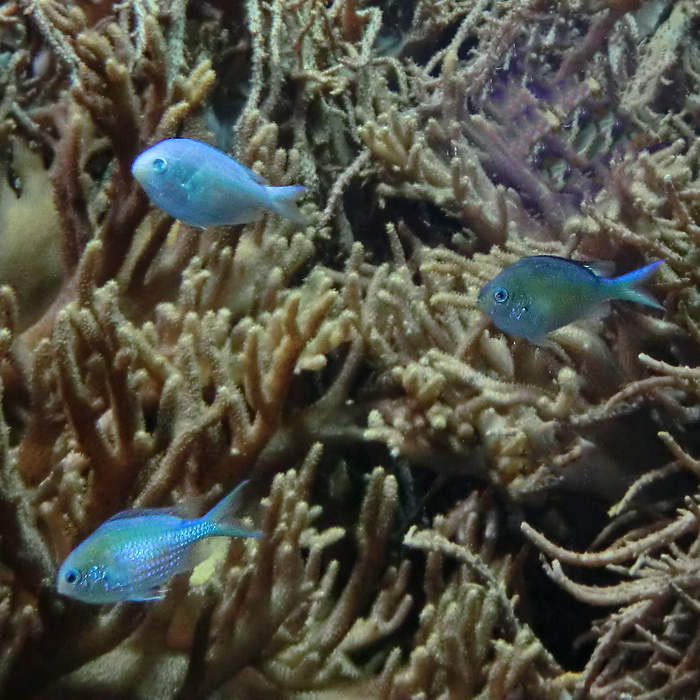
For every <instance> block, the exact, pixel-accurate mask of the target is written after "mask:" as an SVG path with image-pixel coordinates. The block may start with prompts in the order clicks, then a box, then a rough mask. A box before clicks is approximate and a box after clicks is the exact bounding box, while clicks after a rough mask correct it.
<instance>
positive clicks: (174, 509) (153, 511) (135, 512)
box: [106, 498, 202, 523]
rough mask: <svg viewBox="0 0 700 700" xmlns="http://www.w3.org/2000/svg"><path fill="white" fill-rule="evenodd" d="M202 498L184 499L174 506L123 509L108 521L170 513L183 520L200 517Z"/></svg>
mask: <svg viewBox="0 0 700 700" xmlns="http://www.w3.org/2000/svg"><path fill="white" fill-rule="evenodd" d="M201 504H202V499H201V498H194V499H191V500H188V501H183V502H182V503H176V504H174V505H172V506H166V507H165V508H129V509H128V510H122V511H120V512H119V513H115V514H114V515H113V516H112V517H111V518H109V520H107V521H106V522H108V523H110V522H112V521H114V520H126V519H128V518H143V517H146V516H151V517H152V516H154V515H156V516H157V515H169V516H171V517H174V518H180V519H181V520H192V519H194V518H196V517H198V515H199V513H200V512H201Z"/></svg>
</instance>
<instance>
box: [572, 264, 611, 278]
mask: <svg viewBox="0 0 700 700" xmlns="http://www.w3.org/2000/svg"><path fill="white" fill-rule="evenodd" d="M574 262H577V263H578V264H579V265H581V267H585V268H587V269H589V270H590V271H591V272H592V273H593V274H594V275H595V276H596V277H612V276H613V274H614V273H615V263H614V262H612V261H611V260H574Z"/></svg>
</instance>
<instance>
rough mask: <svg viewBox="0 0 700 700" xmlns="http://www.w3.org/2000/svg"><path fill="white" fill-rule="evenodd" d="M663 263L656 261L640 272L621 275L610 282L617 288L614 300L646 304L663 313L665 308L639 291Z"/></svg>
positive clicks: (634, 271) (633, 271)
mask: <svg viewBox="0 0 700 700" xmlns="http://www.w3.org/2000/svg"><path fill="white" fill-rule="evenodd" d="M663 262H664V261H663V260H656V261H655V262H653V263H649V265H645V266H644V267H640V268H639V269H638V270H632V272H628V273H627V274H626V275H620V276H619V277H614V278H613V279H611V280H609V282H610V284H612V285H613V286H614V288H615V294H614V298H615V299H621V300H622V301H636V302H637V303H638V304H644V305H645V306H651V307H652V308H653V309H660V310H661V311H663V310H664V307H663V306H662V305H661V304H659V302H658V301H656V299H654V297H652V296H651V295H650V294H647V292H643V291H642V290H641V289H638V287H639V286H640V285H641V284H643V283H644V282H646V281H647V280H648V279H649V278H650V277H651V276H652V275H653V274H654V273H655V272H656V269H657V268H658V267H659V265H663Z"/></svg>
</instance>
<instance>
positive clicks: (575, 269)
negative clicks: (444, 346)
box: [477, 255, 663, 345]
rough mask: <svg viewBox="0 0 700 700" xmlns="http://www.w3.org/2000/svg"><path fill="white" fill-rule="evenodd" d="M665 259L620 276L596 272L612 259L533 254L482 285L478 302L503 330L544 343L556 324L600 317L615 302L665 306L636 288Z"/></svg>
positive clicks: (654, 306)
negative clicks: (588, 260)
mask: <svg viewBox="0 0 700 700" xmlns="http://www.w3.org/2000/svg"><path fill="white" fill-rule="evenodd" d="M662 263H663V260H657V261H656V262H653V263H651V264H649V265H646V266H645V267H642V268H639V269H638V270H633V271H632V272H629V273H627V274H626V275H621V276H620V277H605V276H604V275H602V274H599V272H597V271H596V270H599V269H602V268H604V267H607V266H609V265H610V264H609V263H581V262H576V261H574V260H567V259H566V258H558V257H555V256H553V255H534V256H532V257H529V258H523V259H522V260H518V262H516V263H513V264H512V265H509V266H508V267H506V268H505V269H504V270H503V271H502V272H501V273H499V274H498V275H497V276H496V277H495V278H494V279H492V280H491V281H490V282H489V283H488V284H486V285H484V287H482V289H481V291H480V292H479V299H478V302H477V303H478V305H479V308H481V309H482V311H484V312H485V313H487V314H488V315H489V316H490V317H491V320H492V321H493V322H494V324H495V325H496V326H497V327H498V328H500V329H501V330H502V331H505V332H506V333H509V334H510V335H516V336H520V337H521V338H527V339H528V340H529V341H531V342H533V343H536V344H538V345H542V344H545V343H546V336H547V334H548V333H551V332H552V331H554V330H556V329H557V328H561V327H562V326H565V325H567V324H568V323H572V322H573V321H578V320H580V319H582V318H587V317H591V316H599V315H601V313H604V312H605V303H606V302H608V301H611V300H622V301H636V302H638V303H639V304H645V305H646V306H651V307H652V308H654V309H661V310H663V306H661V304H659V303H658V302H657V301H656V300H655V299H653V298H652V297H651V296H649V295H648V294H647V293H646V292H644V291H642V290H640V289H639V288H638V287H639V285H641V284H642V283H643V282H645V281H646V280H647V279H648V278H649V277H650V276H651V275H652V274H653V273H654V272H655V271H656V268H658V267H659V265H661V264H662Z"/></svg>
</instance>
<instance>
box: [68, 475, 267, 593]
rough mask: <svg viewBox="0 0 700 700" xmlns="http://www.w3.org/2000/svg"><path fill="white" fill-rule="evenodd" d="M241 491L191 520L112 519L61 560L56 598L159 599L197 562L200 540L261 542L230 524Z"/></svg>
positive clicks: (128, 513)
mask: <svg viewBox="0 0 700 700" xmlns="http://www.w3.org/2000/svg"><path fill="white" fill-rule="evenodd" d="M243 483H245V482H243ZM242 486H243V484H240V485H239V486H238V487H237V488H236V489H234V490H233V491H232V492H231V493H230V494H229V495H228V496H226V497H225V498H224V499H222V500H221V501H220V502H219V503H218V504H217V505H216V506H214V508H212V509H211V510H210V511H209V512H208V513H207V514H206V515H203V516H202V517H201V518H196V519H194V520H189V519H186V518H181V517H179V516H177V515H174V514H173V511H175V510H177V507H176V508H144V509H138V510H125V511H123V512H121V513H117V515H115V516H113V517H112V518H110V519H109V520H107V521H106V522H105V523H103V524H102V525H100V527H98V528H97V530H95V532H93V533H92V535H90V536H89V537H88V538H87V539H86V540H85V541H84V542H82V543H81V544H79V545H78V546H77V547H76V548H75V549H74V550H73V551H72V552H71V553H70V554H69V555H68V557H66V560H65V561H64V562H63V564H62V565H61V568H60V569H59V571H58V577H57V579H56V587H57V588H58V592H59V593H62V594H63V595H66V596H69V597H71V598H76V599H77V600H81V601H82V602H84V603H118V602H120V601H123V600H155V599H158V598H162V597H163V595H164V585H165V584H166V583H167V581H168V580H169V579H170V578H172V577H173V576H174V575H175V574H178V573H180V572H183V571H188V570H191V569H193V568H194V567H195V566H196V565H197V564H198V563H199V562H200V561H201V559H202V553H201V551H198V550H199V549H200V547H198V546H197V543H199V542H200V541H201V540H203V539H205V538H207V537H260V533H259V532H254V531H251V530H247V529H245V528H242V527H240V526H238V525H235V524H233V523H232V522H231V520H230V518H231V515H232V513H233V512H234V511H235V510H236V506H237V505H238V501H239V494H240V489H241V487H242Z"/></svg>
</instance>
